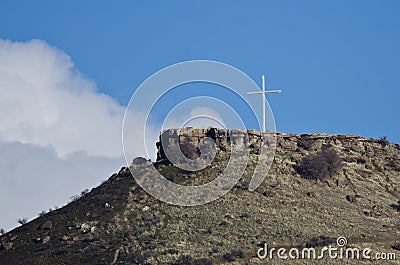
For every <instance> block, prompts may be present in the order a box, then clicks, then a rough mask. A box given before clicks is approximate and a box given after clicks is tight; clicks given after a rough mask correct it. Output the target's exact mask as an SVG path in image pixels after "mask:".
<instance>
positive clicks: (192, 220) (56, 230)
mask: <svg viewBox="0 0 400 265" xmlns="http://www.w3.org/2000/svg"><path fill="white" fill-rule="evenodd" d="M211 130H214V131H213V132H211ZM176 132H177V131H176V130H171V131H167V134H171V135H172V134H174V133H176ZM182 132H183V136H184V137H182V138H179V139H180V140H179V141H181V143H182V144H183V143H185V144H188V143H190V145H189V148H187V150H186V151H187V152H186V154H187V155H188V156H191V155H194V156H195V155H196V152H197V149H196V148H198V145H199V142H200V139H202V138H203V137H204V136H205V135H207V136H211V138H213V137H214V138H215V139H217V136H218V135H219V136H220V138H219V140H218V141H217V146H216V148H217V150H218V151H217V157H216V159H215V160H214V161H213V163H212V164H211V166H209V167H207V168H206V169H204V170H201V171H199V172H188V171H185V170H181V169H178V168H176V167H174V166H173V165H171V164H170V163H169V161H168V159H167V158H166V157H165V156H164V154H163V151H162V145H161V144H160V143H158V144H157V146H158V148H159V153H158V160H157V161H156V162H155V163H153V164H154V166H155V167H156V169H157V170H158V171H159V172H161V173H162V174H163V175H164V176H165V177H167V178H168V179H170V180H171V181H174V182H176V183H180V184H185V185H193V184H196V185H197V184H199V183H203V182H205V181H209V180H211V179H214V178H215V177H216V176H217V175H218V174H219V173H220V172H222V171H223V169H224V168H225V166H226V164H227V161H228V158H229V155H228V153H227V151H229V148H227V146H229V143H230V142H229V141H230V139H228V137H227V135H228V134H227V132H226V131H223V130H218V129H215V128H208V129H186V130H184V131H182ZM182 132H181V133H182ZM239 132H240V131H239ZM249 133H250V134H251V137H250V141H253V140H254V142H253V144H249V148H250V157H251V159H250V160H249V163H248V165H247V168H246V171H245V174H244V176H243V178H242V179H241V180H240V181H239V182H238V183H237V184H236V185H235V186H234V188H233V189H232V190H230V191H229V192H228V193H227V194H226V195H224V196H223V197H221V198H219V199H217V200H215V201H213V202H210V203H208V204H204V205H201V206H195V207H185V206H174V205H170V204H167V203H164V202H161V201H159V200H157V199H155V198H153V197H151V196H150V195H148V194H147V193H146V192H145V191H144V190H143V189H142V188H141V187H140V186H139V185H138V184H137V183H136V181H135V180H134V178H133V177H132V175H131V173H130V171H129V169H128V168H127V167H123V168H121V170H120V171H119V172H118V173H115V174H113V175H112V176H111V177H110V178H109V179H108V180H107V181H105V182H104V183H103V184H101V185H100V186H98V187H96V188H93V189H92V190H91V191H90V192H88V193H87V194H84V195H83V196H82V197H80V198H78V199H76V200H75V201H73V202H71V203H69V204H68V205H66V206H64V207H62V208H60V209H57V210H54V211H52V212H50V213H47V214H45V215H43V216H41V217H38V218H36V219H34V220H32V221H30V222H28V223H27V224H25V225H22V226H20V227H18V228H16V229H14V230H12V231H10V232H9V233H7V234H5V235H3V236H1V237H0V249H1V250H0V264H10V265H11V264H267V263H271V262H272V263H276V264H280V263H287V262H291V263H293V264H310V263H312V262H316V261H310V260H290V261H280V260H278V259H277V258H275V259H274V260H273V261H271V260H260V259H258V258H257V250H258V249H259V248H260V247H262V246H264V243H266V242H267V243H268V244H269V245H270V247H276V248H279V247H287V248H290V247H298V248H301V247H316V248H321V247H322V246H325V245H328V244H332V245H335V244H336V238H338V237H339V236H345V237H346V238H347V241H348V245H347V246H348V247H360V248H365V247H368V248H371V249H372V250H373V251H374V252H377V251H381V252H393V253H396V254H397V256H398V255H400V251H399V249H400V241H399V239H400V238H399V236H400V202H399V200H400V159H399V158H400V146H399V145H397V144H392V143H389V142H387V141H386V140H385V139H368V138H363V137H359V136H355V135H325V134H303V135H300V134H282V133H277V134H276V140H277V142H276V153H275V156H274V160H273V163H272V166H271V168H270V170H269V171H268V173H267V174H266V178H265V180H264V182H263V183H262V184H261V185H260V187H258V188H257V189H256V190H255V191H252V192H251V191H249V190H248V189H247V187H248V183H249V181H250V177H251V175H252V171H253V170H254V168H255V165H256V163H257V155H258V150H257V143H258V140H257V139H259V138H260V137H261V134H260V133H259V132H257V131H249ZM213 135H214V136H213ZM221 135H222V136H221ZM251 139H253V140H251ZM227 144H228V145H227ZM322 150H330V151H332V152H334V153H335V154H336V155H337V157H338V159H339V160H340V161H337V162H338V167H337V169H338V170H336V171H332V172H331V171H329V170H328V171H329V172H328V173H326V175H324V176H322V175H321V177H318V175H310V174H311V173H310V172H308V171H305V170H304V161H308V162H309V163H311V164H307V165H308V166H310V167H312V165H313V164H312V163H316V162H315V161H321V159H320V156H318V155H321V152H322ZM189 151H190V152H189ZM193 152H194V154H193ZM184 153H185V152H184ZM138 161H139V162H140V163H144V164H146V163H149V162H147V161H145V160H140V159H139V160H136V162H137V163H139V162H138ZM329 161H330V160H329ZM339 164H340V166H339ZM302 166H303V170H302ZM318 166H321V165H318ZM324 166H325V165H322V166H321V167H324ZM316 168H317V169H318V167H316ZM307 174H308V175H307ZM312 176H314V177H312ZM82 177H84V176H82ZM99 177H102V176H99ZM398 257H399V258H400V256H398ZM320 262H321V263H322V264H343V263H346V264H371V263H373V262H372V261H368V260H346V261H344V262H343V260H342V261H341V260H337V261H334V260H328V259H324V260H322V261H320ZM335 262H336V263H335ZM376 264H381V263H379V262H377V263H376ZM385 264H399V261H396V260H395V261H386V262H385Z"/></svg>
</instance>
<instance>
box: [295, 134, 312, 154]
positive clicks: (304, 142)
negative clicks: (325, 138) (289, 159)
mask: <svg viewBox="0 0 400 265" xmlns="http://www.w3.org/2000/svg"><path fill="white" fill-rule="evenodd" d="M313 145H314V144H313V140H311V139H309V138H306V137H300V139H299V140H298V141H297V146H298V147H302V148H304V149H305V150H307V151H309V150H311V149H312V147H313Z"/></svg>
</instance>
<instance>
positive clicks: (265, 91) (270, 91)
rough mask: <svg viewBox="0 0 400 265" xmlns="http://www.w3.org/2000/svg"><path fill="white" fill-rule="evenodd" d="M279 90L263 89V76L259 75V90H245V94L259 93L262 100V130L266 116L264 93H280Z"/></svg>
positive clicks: (263, 130)
mask: <svg viewBox="0 0 400 265" xmlns="http://www.w3.org/2000/svg"><path fill="white" fill-rule="evenodd" d="M281 92H282V91H281V90H265V76H264V75H262V76H261V91H257V92H247V93H246V94H247V95H255V94H261V100H262V119H263V121H262V132H265V131H266V117H265V101H266V94H267V93H281Z"/></svg>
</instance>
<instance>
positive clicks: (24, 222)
mask: <svg viewBox="0 0 400 265" xmlns="http://www.w3.org/2000/svg"><path fill="white" fill-rule="evenodd" d="M27 222H28V218H26V217H24V218H20V219H18V223H19V224H20V225H24V224H26V223H27Z"/></svg>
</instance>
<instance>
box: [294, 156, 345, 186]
mask: <svg viewBox="0 0 400 265" xmlns="http://www.w3.org/2000/svg"><path fill="white" fill-rule="evenodd" d="M342 167H343V163H342V160H341V159H340V157H339V155H338V154H337V153H336V152H335V151H334V150H332V149H323V150H321V151H319V152H318V153H316V154H312V155H308V156H305V157H304V158H303V160H302V162H301V163H300V164H299V165H298V166H297V167H296V168H295V169H296V171H297V172H298V173H299V174H300V175H301V177H302V178H305V179H312V180H318V179H325V178H327V177H331V176H333V175H335V174H337V173H338V172H339V171H340V170H341V169H342Z"/></svg>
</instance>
